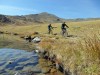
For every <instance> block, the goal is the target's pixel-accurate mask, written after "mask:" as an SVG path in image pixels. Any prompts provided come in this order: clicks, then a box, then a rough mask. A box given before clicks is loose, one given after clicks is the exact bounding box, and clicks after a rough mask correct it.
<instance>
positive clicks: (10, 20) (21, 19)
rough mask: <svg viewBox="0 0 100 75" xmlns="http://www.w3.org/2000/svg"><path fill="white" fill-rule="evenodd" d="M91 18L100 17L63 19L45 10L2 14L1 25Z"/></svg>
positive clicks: (0, 15)
mask: <svg viewBox="0 0 100 75" xmlns="http://www.w3.org/2000/svg"><path fill="white" fill-rule="evenodd" d="M89 20H100V18H86V19H84V18H77V19H63V18H59V17H57V16H56V15H53V14H50V13H47V12H43V13H39V14H30V15H21V16H10V15H2V14H0V25H1V24H15V25H25V24H32V23H61V22H64V21H67V22H68V21H71V22H73V21H74V22H77V21H89Z"/></svg>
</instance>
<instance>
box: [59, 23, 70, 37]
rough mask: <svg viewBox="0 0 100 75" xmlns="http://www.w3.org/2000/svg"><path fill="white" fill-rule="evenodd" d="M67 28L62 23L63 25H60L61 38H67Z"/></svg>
mask: <svg viewBox="0 0 100 75" xmlns="http://www.w3.org/2000/svg"><path fill="white" fill-rule="evenodd" d="M67 28H69V27H68V26H67V24H66V23H65V22H64V23H62V26H61V29H62V36H68V32H67V30H66V29H67Z"/></svg>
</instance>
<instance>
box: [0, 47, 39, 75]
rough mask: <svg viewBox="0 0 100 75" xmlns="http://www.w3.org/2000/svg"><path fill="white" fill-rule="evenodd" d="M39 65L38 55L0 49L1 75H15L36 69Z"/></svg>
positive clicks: (23, 51)
mask: <svg viewBox="0 0 100 75" xmlns="http://www.w3.org/2000/svg"><path fill="white" fill-rule="evenodd" d="M37 64H38V55H37V54H36V53H35V52H27V51H25V50H18V49H7V48H3V49H0V75H14V74H15V73H16V72H24V71H28V70H32V69H34V67H35V66H36V65H37Z"/></svg>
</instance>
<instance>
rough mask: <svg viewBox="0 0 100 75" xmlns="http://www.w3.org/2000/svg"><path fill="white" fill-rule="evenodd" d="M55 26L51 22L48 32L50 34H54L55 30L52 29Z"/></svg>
mask: <svg viewBox="0 0 100 75" xmlns="http://www.w3.org/2000/svg"><path fill="white" fill-rule="evenodd" d="M52 29H53V27H52V25H51V24H49V25H48V32H49V34H53V31H52Z"/></svg>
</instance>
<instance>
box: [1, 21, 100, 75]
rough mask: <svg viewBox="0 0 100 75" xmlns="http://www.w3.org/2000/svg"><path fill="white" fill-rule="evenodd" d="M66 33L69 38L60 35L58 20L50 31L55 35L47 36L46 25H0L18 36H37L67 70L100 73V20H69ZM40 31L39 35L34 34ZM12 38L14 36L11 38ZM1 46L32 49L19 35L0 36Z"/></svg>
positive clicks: (42, 46) (42, 44)
mask: <svg viewBox="0 0 100 75" xmlns="http://www.w3.org/2000/svg"><path fill="white" fill-rule="evenodd" d="M67 24H68V26H69V29H68V32H69V35H72V36H71V37H67V38H64V37H62V36H61V34H60V32H61V29H60V28H61V23H54V24H52V26H53V27H57V28H55V29H54V30H53V32H54V33H57V34H58V35H48V34H47V25H48V24H36V25H34V24H33V25H27V26H17V25H13V26H12V25H9V26H1V27H0V31H3V32H9V33H18V34H20V36H23V35H25V36H26V35H32V36H40V37H41V38H42V41H41V42H40V44H39V46H40V47H41V48H43V49H45V50H48V51H49V52H50V54H51V55H52V54H55V55H57V59H58V62H61V63H63V64H64V66H65V69H66V70H70V72H71V73H72V74H77V75H99V74H100V46H99V45H100V20H94V21H82V22H68V23H67ZM34 32H39V35H33V33H34ZM12 37H13V39H11V38H12ZM0 42H1V43H0V47H1V46H2V47H9V48H22V49H23V48H24V49H30V50H33V49H34V45H33V44H29V43H28V44H26V42H25V41H24V40H22V39H21V38H19V36H16V37H15V36H10V35H4V36H0Z"/></svg>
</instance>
